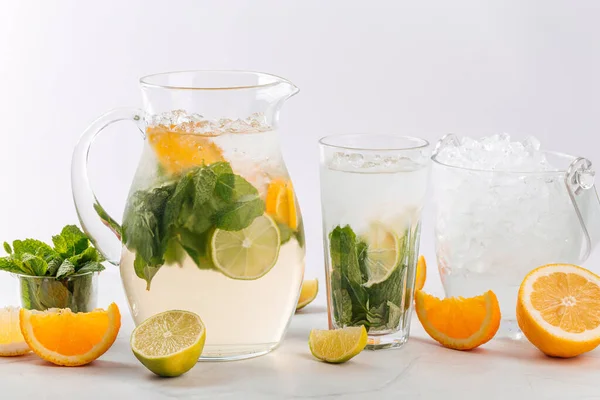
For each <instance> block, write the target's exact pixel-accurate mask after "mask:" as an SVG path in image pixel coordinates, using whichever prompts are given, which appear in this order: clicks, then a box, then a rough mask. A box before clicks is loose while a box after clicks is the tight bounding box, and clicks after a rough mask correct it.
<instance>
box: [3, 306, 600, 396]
mask: <svg viewBox="0 0 600 400" xmlns="http://www.w3.org/2000/svg"><path fill="white" fill-rule="evenodd" d="M321 304H322V303H321V302H320V303H319V304H315V305H310V306H308V307H307V308H306V309H305V310H304V311H303V312H301V313H299V314H297V315H295V316H294V318H293V321H292V324H291V326H290V329H289V331H288V333H287V336H286V338H285V340H284V342H283V344H282V345H281V347H280V348H279V349H277V350H275V351H274V352H272V353H271V354H268V355H266V356H263V357H258V358H255V359H251V360H245V361H236V362H225V363H224V362H221V363H206V362H203V363H199V364H197V365H196V367H195V368H194V369H192V370H191V371H190V372H188V373H187V374H185V375H183V376H181V377H178V378H170V379H165V378H159V377H156V376H154V375H153V374H151V373H150V372H149V371H147V370H146V369H145V368H144V367H143V366H142V365H141V364H139V363H138V361H137V360H136V359H135V358H134V356H133V354H132V353H131V351H130V349H129V344H128V339H129V335H130V333H131V330H132V327H133V324H132V321H131V318H130V317H129V315H128V314H127V311H126V310H123V314H124V315H123V327H122V329H121V332H120V334H119V337H118V339H117V341H116V343H115V344H114V346H113V347H112V348H111V349H110V350H109V351H108V352H107V353H106V354H105V355H104V356H103V357H101V358H100V359H99V360H97V361H95V362H94V363H92V364H90V365H88V366H85V367H79V368H65V367H55V366H52V365H50V364H48V363H46V362H44V361H42V360H41V359H39V358H37V357H36V356H34V355H29V356H24V357H19V358H0V377H1V378H0V380H1V382H2V383H1V390H0V399H61V400H64V399H82V398H86V399H133V398H136V399H137V398H139V399H144V400H151V399H180V398H183V399H192V398H193V399H284V398H311V399H316V398H319V399H320V398H326V399H361V400H362V399H365V398H378V399H380V398H381V399H387V398H389V399H486V400H491V399H521V398H523V399H600V382H599V381H598V379H597V377H598V370H599V369H600V350H598V351H594V352H591V353H588V354H586V355H583V356H580V357H578V358H575V359H571V360H558V359H551V358H547V357H545V356H543V355H542V354H541V353H539V352H538V351H537V350H536V349H535V348H534V347H533V346H532V345H530V344H529V343H528V342H525V341H522V342H514V341H508V340H493V341H492V342H490V343H488V344H487V345H485V346H484V347H482V348H480V349H478V350H475V351H471V352H459V351H453V350H448V349H445V348H442V347H440V346H438V345H437V344H435V343H434V342H433V341H432V340H431V339H429V338H428V337H427V335H426V334H425V333H424V331H423V329H422V328H421V326H420V324H419V322H418V320H416V319H413V329H412V333H411V338H410V340H409V342H408V343H407V344H406V345H405V346H404V347H403V348H402V349H399V350H383V351H376V352H374V351H364V352H363V353H361V354H359V355H358V356H357V357H355V358H354V359H352V360H351V361H350V362H348V363H346V364H342V365H329V364H324V363H321V362H318V361H316V360H315V359H314V358H313V357H312V356H311V355H310V352H309V350H308V345H307V340H308V333H309V331H310V329H311V328H313V327H325V325H326V314H325V308H324V306H322V305H321Z"/></svg>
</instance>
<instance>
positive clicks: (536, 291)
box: [517, 264, 600, 358]
mask: <svg viewBox="0 0 600 400" xmlns="http://www.w3.org/2000/svg"><path fill="white" fill-rule="evenodd" d="M517 321H518V323H519V327H520V328H521V330H522V331H523V333H524V334H525V336H526V337H527V339H529V341H530V342H531V343H533V345H535V346H536V347H537V348H538V349H540V350H541V351H542V352H543V353H545V354H547V355H549V356H553V357H563V358H567V357H574V356H577V355H579V354H582V353H585V352H587V351H590V350H593V349H594V348H596V347H597V346H598V345H599V344H600V276H598V275H596V274H594V273H592V272H591V271H588V270H587V269H585V268H581V267H578V266H576V265H570V264H551V265H545V266H542V267H539V268H537V269H534V270H533V271H531V272H530V273H529V274H528V275H527V276H526V277H525V279H524V280H523V283H522V284H521V288H520V289H519V297H518V299H517Z"/></svg>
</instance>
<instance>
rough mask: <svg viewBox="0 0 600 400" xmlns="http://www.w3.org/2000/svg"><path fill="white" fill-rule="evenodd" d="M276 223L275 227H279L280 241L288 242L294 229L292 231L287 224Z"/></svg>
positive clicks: (282, 242)
mask: <svg viewBox="0 0 600 400" xmlns="http://www.w3.org/2000/svg"><path fill="white" fill-rule="evenodd" d="M276 223H277V227H278V228H279V236H280V243H281V244H284V243H287V242H289V241H290V239H291V238H292V236H293V235H294V231H292V229H291V228H290V227H289V226H288V225H287V224H283V223H281V222H276Z"/></svg>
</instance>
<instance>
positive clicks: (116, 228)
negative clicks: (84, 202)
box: [94, 203, 123, 239]
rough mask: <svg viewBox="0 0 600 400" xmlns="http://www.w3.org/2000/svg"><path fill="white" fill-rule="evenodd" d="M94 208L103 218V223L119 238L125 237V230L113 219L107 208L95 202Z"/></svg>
mask: <svg viewBox="0 0 600 400" xmlns="http://www.w3.org/2000/svg"><path fill="white" fill-rule="evenodd" d="M94 210H96V214H98V216H99V217H100V219H101V220H102V223H103V224H104V225H106V226H107V227H108V228H109V229H110V230H111V231H113V232H114V234H115V235H116V236H117V237H118V238H119V239H121V238H122V237H123V230H122V228H121V225H119V223H118V222H117V221H115V220H114V219H112V218H111V216H110V215H108V213H107V212H106V210H105V209H104V208H102V206H101V205H100V204H98V203H94Z"/></svg>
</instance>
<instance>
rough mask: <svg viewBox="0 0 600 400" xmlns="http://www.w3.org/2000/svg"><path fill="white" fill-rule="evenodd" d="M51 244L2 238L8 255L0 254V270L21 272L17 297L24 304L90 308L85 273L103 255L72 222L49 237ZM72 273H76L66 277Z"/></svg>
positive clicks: (99, 267) (78, 309) (89, 287)
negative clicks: (19, 290) (4, 239)
mask: <svg viewBox="0 0 600 400" xmlns="http://www.w3.org/2000/svg"><path fill="white" fill-rule="evenodd" d="M52 244H53V246H50V245H48V244H46V243H44V242H41V241H39V240H35V239H25V240H15V241H13V243H12V246H11V245H10V244H8V243H7V242H4V250H5V251H6V253H8V255H7V256H6V257H2V258H0V270H2V271H8V272H12V273H15V274H19V275H21V277H20V284H21V301H22V304H23V307H25V308H28V309H35V310H46V309H48V308H70V309H71V310H72V311H73V312H87V311H91V310H92V308H93V307H94V299H93V293H94V291H93V277H92V276H91V275H89V274H86V273H88V272H97V271H102V270H103V269H104V266H103V265H102V264H101V263H102V261H104V258H103V257H102V255H101V254H100V253H99V252H98V251H97V250H96V249H95V248H94V247H93V246H92V244H91V243H90V240H89V239H88V237H87V236H86V235H85V234H84V233H83V232H82V231H81V230H80V229H79V228H78V227H76V226H75V225H67V226H65V227H64V228H63V229H62V231H61V232H60V234H58V235H55V236H53V237H52ZM27 275H28V276H31V277H32V278H28V277H27ZM73 275H77V276H76V277H75V278H73V279H68V278H69V277H71V276H73ZM38 277H39V278H48V279H38Z"/></svg>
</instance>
